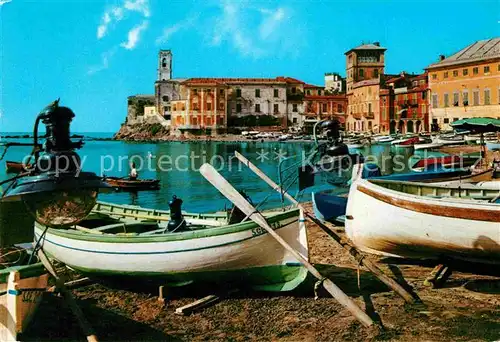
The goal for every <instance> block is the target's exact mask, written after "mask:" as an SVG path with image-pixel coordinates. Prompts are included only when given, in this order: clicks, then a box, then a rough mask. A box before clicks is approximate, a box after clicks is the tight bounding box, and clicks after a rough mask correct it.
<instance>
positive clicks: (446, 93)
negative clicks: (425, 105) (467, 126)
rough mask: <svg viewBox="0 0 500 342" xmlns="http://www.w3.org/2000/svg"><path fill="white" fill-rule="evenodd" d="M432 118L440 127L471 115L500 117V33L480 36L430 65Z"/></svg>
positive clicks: (446, 127)
mask: <svg viewBox="0 0 500 342" xmlns="http://www.w3.org/2000/svg"><path fill="white" fill-rule="evenodd" d="M427 72H428V73H429V88H430V118H431V120H432V121H431V122H432V123H434V124H437V125H438V126H439V128H440V129H444V130H446V129H450V128H451V126H450V123H452V122H453V121H456V120H459V119H463V118H471V117H494V118H500V37H496V38H491V39H485V40H479V41H477V42H475V43H473V44H470V45H468V46H466V47H464V48H463V49H461V50H460V51H458V52H457V53H455V54H453V55H451V56H449V57H448V58H446V57H445V56H444V55H441V56H440V57H439V61H438V62H436V63H433V64H431V65H429V66H428V67H427Z"/></svg>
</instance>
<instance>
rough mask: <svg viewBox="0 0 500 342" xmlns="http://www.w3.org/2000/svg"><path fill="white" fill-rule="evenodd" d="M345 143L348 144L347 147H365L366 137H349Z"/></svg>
mask: <svg viewBox="0 0 500 342" xmlns="http://www.w3.org/2000/svg"><path fill="white" fill-rule="evenodd" d="M344 143H345V144H346V145H347V148H350V149H357V148H363V147H365V145H366V142H365V140H364V139H349V140H345V141H344Z"/></svg>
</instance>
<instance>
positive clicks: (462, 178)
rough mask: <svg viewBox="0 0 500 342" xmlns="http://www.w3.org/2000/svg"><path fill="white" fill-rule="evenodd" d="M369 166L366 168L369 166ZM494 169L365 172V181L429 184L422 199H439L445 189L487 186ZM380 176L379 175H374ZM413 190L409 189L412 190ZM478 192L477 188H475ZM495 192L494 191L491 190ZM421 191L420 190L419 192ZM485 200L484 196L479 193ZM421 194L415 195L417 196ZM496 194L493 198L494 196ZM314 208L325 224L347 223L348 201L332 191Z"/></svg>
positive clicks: (317, 199) (314, 197) (315, 195)
mask: <svg viewBox="0 0 500 342" xmlns="http://www.w3.org/2000/svg"><path fill="white" fill-rule="evenodd" d="M365 165H366V164H365ZM493 173H494V171H493V169H490V170H486V171H483V172H480V173H476V174H472V173H471V171H470V170H463V169H459V170H447V171H428V172H410V173H396V174H391V175H386V176H374V177H373V176H367V173H366V172H365V170H363V176H362V177H363V178H365V179H370V180H373V181H374V182H377V181H383V182H386V181H389V182H393V183H397V184H410V185H414V184H415V186H416V187H417V188H418V187H422V186H423V185H424V184H426V187H425V189H428V191H427V192H426V191H424V192H421V193H420V194H421V195H425V194H427V193H428V192H430V193H431V195H432V196H438V194H441V193H442V191H441V189H445V192H446V193H448V192H450V191H452V192H453V190H450V188H451V189H453V188H457V189H462V188H464V186H465V189H468V188H467V187H469V188H470V186H469V185H468V184H470V183H477V182H487V181H489V180H491V179H492V178H493ZM374 174H375V175H376V173H374ZM497 185H498V187H500V182H496V183H495V184H493V185H491V186H490V188H492V191H490V192H489V193H488V194H487V197H486V198H487V199H491V198H493V197H494V194H495V193H496V192H497V191H500V188H497V187H495V186H497ZM408 187H409V186H407V188H408ZM474 189H475V187H474ZM490 190H491V189H490ZM419 191H420V190H419ZM478 192H479V194H480V195H481V196H482V194H483V192H482V191H478ZM417 193H418V191H416V192H415V194H417ZM492 193H493V194H492ZM312 205H313V210H314V214H315V216H316V218H317V219H319V220H321V221H328V222H332V223H341V224H343V222H344V215H345V210H346V207H347V198H346V196H345V194H340V195H339V194H338V193H336V194H333V193H331V192H330V191H323V192H318V193H313V194H312Z"/></svg>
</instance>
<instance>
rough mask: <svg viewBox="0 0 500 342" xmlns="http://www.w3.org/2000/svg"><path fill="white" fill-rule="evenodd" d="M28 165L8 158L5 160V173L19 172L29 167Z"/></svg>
mask: <svg viewBox="0 0 500 342" xmlns="http://www.w3.org/2000/svg"><path fill="white" fill-rule="evenodd" d="M29 167H30V165H29V164H28V165H24V164H23V163H20V162H15V161H9V160H7V161H6V162H5V168H6V172H7V173H21V172H23V171H26V170H27V169H29Z"/></svg>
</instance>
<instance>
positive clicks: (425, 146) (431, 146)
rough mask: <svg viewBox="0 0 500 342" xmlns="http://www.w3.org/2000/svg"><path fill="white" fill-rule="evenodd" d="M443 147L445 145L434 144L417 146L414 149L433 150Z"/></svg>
mask: <svg viewBox="0 0 500 342" xmlns="http://www.w3.org/2000/svg"><path fill="white" fill-rule="evenodd" d="M442 146H443V144H441V143H435V142H432V143H423V144H415V145H414V148H415V150H433V149H436V148H440V147H442Z"/></svg>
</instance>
